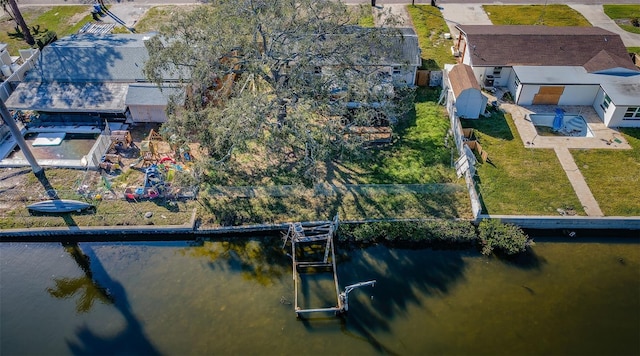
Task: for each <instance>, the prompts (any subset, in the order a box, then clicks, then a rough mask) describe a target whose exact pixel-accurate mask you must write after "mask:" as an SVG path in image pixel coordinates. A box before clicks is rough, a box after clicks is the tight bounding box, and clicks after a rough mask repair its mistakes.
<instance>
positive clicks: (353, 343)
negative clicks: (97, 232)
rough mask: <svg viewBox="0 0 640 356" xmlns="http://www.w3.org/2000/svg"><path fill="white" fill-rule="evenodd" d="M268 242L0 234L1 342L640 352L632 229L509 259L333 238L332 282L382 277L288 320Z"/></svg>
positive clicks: (287, 290) (639, 276) (281, 350)
mask: <svg viewBox="0 0 640 356" xmlns="http://www.w3.org/2000/svg"><path fill="white" fill-rule="evenodd" d="M264 241H265V240H260V241H254V240H236V241H235V242H234V243H229V242H204V243H201V244H195V243H184V242H175V243H173V242H172V243H126V244H124V243H109V244H106V243H80V244H79V245H77V246H75V247H73V246H67V247H63V246H62V245H60V244H44V243H33V244H28V243H3V244H0V263H1V265H0V287H1V288H0V343H1V344H0V353H2V355H16V354H57V355H65V354H125V353H126V354H145V355H151V354H232V355H248V354H332V355H340V354H351V355H353V354H357V355H365V354H400V355H417V354H511V355H513V354H581V355H586V354H639V353H640V340H639V338H640V243H639V241H638V240H636V239H621V240H616V241H615V242H613V241H611V240H608V241H609V242H608V243H601V241H600V242H599V241H597V240H580V242H576V241H575V240H574V241H572V242H559V241H558V240H554V239H547V240H541V239H538V241H537V245H536V246H535V247H534V251H535V253H534V254H533V255H530V256H529V257H528V258H526V259H523V260H521V261H519V262H518V263H513V262H504V261H501V260H497V259H488V258H485V257H482V256H480V255H478V254H477V253H476V252H475V251H434V250H430V249H425V250H403V249H387V248H383V247H371V248H367V249H364V250H356V251H344V250H338V254H339V256H338V259H339V265H338V268H339V277H340V282H341V285H342V286H344V285H346V284H350V283H355V282H359V281H364V280H369V279H376V280H377V281H378V283H377V284H376V286H375V287H374V288H370V287H367V288H362V289H358V290H356V291H354V292H352V293H351V294H350V310H349V314H348V316H347V317H346V318H345V319H339V318H334V317H327V318H318V319H314V320H298V319H296V317H295V314H294V312H293V310H292V306H291V305H290V304H289V301H291V300H292V299H293V281H292V279H291V267H290V266H291V265H290V260H289V259H288V257H287V256H286V255H285V254H284V253H283V251H282V250H281V249H280V248H281V246H280V244H279V240H275V241H272V243H265V242H264ZM551 241H554V242H551ZM309 287H312V286H309ZM311 290H312V288H308V289H306V290H305V293H311V292H310V291H311ZM309 297H312V296H309Z"/></svg>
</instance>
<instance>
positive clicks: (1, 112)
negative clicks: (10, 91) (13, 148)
mask: <svg viewBox="0 0 640 356" xmlns="http://www.w3.org/2000/svg"><path fill="white" fill-rule="evenodd" d="M0 116H2V119H3V120H4V122H5V124H7V126H9V130H10V131H11V134H12V135H13V138H14V139H15V140H16V142H17V143H18V147H20V149H21V150H22V153H24V158H26V159H27V162H29V164H30V165H31V170H33V174H35V175H36V176H38V175H40V174H42V173H43V169H42V167H40V165H39V164H38V161H36V159H35V157H33V153H31V149H30V148H29V145H27V142H26V141H25V140H24V137H22V132H20V129H19V128H18V125H16V122H15V120H13V118H12V117H11V114H9V110H7V107H6V106H5V105H4V101H2V100H0Z"/></svg>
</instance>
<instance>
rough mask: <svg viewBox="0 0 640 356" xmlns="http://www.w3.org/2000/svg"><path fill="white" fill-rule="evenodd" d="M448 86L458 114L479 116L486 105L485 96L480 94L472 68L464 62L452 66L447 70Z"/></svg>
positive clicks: (472, 117) (473, 117)
mask: <svg viewBox="0 0 640 356" xmlns="http://www.w3.org/2000/svg"><path fill="white" fill-rule="evenodd" d="M449 87H450V88H451V91H452V92H453V96H454V101H455V108H456V112H457V114H458V116H459V117H461V118H464V119H477V118H479V117H480V114H482V113H483V112H484V110H485V108H486V106H487V97H486V96H484V95H482V91H481V90H480V85H479V84H478V81H477V80H476V76H475V74H474V73H473V69H471V67H470V66H468V65H466V64H456V65H455V66H453V68H451V70H450V71H449Z"/></svg>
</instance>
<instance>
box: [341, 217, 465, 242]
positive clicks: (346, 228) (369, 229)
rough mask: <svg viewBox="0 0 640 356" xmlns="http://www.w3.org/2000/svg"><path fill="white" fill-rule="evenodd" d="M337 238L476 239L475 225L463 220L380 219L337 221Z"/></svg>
mask: <svg viewBox="0 0 640 356" xmlns="http://www.w3.org/2000/svg"><path fill="white" fill-rule="evenodd" d="M338 239H339V241H340V242H342V243H356V244H359V245H369V244H373V243H387V244H393V245H400V246H427V245H433V244H464V245H470V244H472V243H474V242H476V241H477V236H476V233H475V228H474V227H473V225H472V224H471V223H470V222H467V221H453V220H426V221H395V222H389V221H380V222H371V223H363V224H358V225H346V224H342V225H340V227H339V229H338Z"/></svg>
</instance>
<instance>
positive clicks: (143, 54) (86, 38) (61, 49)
mask: <svg viewBox="0 0 640 356" xmlns="http://www.w3.org/2000/svg"><path fill="white" fill-rule="evenodd" d="M149 37H150V35H148V34H128V35H124V34H117V35H116V34H92V33H83V34H75V35H71V36H67V37H64V38H61V39H59V40H57V41H56V42H53V43H51V44H50V45H48V46H47V47H45V48H44V49H43V50H42V53H41V54H40V58H39V60H38V62H37V63H36V65H35V68H34V69H32V70H31V71H29V73H28V75H27V78H26V79H25V80H27V81H30V80H31V81H43V82H44V81H60V82H62V81H64V82H136V81H146V78H145V76H144V73H143V71H142V69H143V66H144V62H145V61H146V60H147V59H148V57H149V55H148V52H147V49H146V47H145V44H144V42H145V40H146V39H148V38H149Z"/></svg>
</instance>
